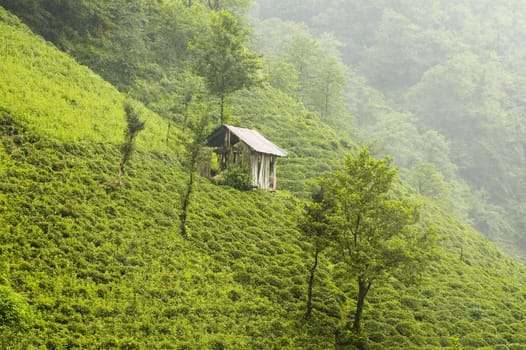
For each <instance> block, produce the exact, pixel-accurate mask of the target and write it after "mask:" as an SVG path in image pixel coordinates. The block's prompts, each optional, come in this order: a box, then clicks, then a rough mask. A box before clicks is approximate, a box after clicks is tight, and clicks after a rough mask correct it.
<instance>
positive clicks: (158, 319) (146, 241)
mask: <svg viewBox="0 0 526 350" xmlns="http://www.w3.org/2000/svg"><path fill="white" fill-rule="evenodd" d="M4 48H6V49H5V50H4ZM0 49H1V50H2V51H0V140H1V141H2V143H1V146H0V257H1V261H2V266H1V270H0V277H1V279H0V284H1V285H2V286H9V290H10V293H11V294H13V293H16V295H17V296H19V297H20V298H21V299H22V301H23V302H24V303H26V304H27V308H28V317H27V318H28V320H27V322H26V323H27V324H21V325H20V329H16V330H14V332H15V334H14V335H13V334H10V333H9V334H8V331H9V330H10V329H11V328H12V327H11V326H10V325H9V324H7V323H6V318H5V316H4V315H5V313H2V312H4V311H5V308H3V305H5V304H2V303H0V310H1V312H0V321H1V323H0V341H1V342H2V344H4V345H5V348H13V349H27V348H48V349H65V348H119V349H174V348H175V349H272V348H274V349H280V348H289V349H327V348H331V347H332V346H333V341H334V335H333V331H334V328H335V326H336V324H337V323H338V322H339V314H340V306H341V305H342V304H348V305H350V304H352V302H353V301H352V300H349V301H347V302H345V298H344V293H343V292H342V290H345V289H346V288H347V287H346V285H347V283H346V281H345V280H342V278H341V276H342V275H341V273H340V272H341V268H340V266H334V265H331V264H330V263H328V261H327V260H326V259H323V260H322V264H321V271H320V275H319V278H318V280H317V281H316V289H315V314H314V319H313V321H311V322H307V321H305V320H304V319H303V312H304V307H305V294H306V277H307V264H308V262H309V260H308V259H309V250H310V248H311V247H310V246H309V245H308V244H307V243H306V242H305V240H304V239H303V238H302V235H301V233H300V232H299V230H298V229H297V227H296V222H297V218H298V216H299V215H300V213H301V207H302V202H301V200H300V199H298V198H297V197H296V196H295V195H293V194H291V192H288V191H278V192H277V193H266V192H261V191H249V192H241V191H238V190H235V189H232V188H229V187H222V186H215V185H212V184H211V183H209V181H208V180H206V179H204V178H200V179H199V180H198V181H197V188H196V192H195V197H194V200H193V202H192V205H191V207H190V217H189V219H188V226H189V232H190V234H191V237H190V239H183V238H182V237H181V235H180V234H179V228H178V217H177V216H178V210H179V208H180V193H181V189H182V187H183V183H184V173H183V171H182V170H181V164H180V154H181V149H182V147H183V146H184V143H183V142H184V141H183V140H184V136H183V132H182V131H181V130H179V128H178V127H173V128H172V129H171V130H172V131H171V134H170V135H171V136H170V137H169V139H168V142H166V135H167V130H168V122H167V121H166V120H165V119H163V118H160V117H159V116H158V115H156V114H155V113H153V112H149V111H148V110H146V109H145V110H144V111H143V112H144V116H145V118H146V130H145V131H144V132H142V133H141V134H139V139H138V144H137V149H136V152H135V154H134V155H133V157H132V159H131V161H130V164H129V170H128V173H127V175H126V176H125V177H124V178H123V182H124V185H123V186H115V185H114V180H115V179H116V177H117V173H118V164H119V160H120V152H119V145H120V143H121V142H122V139H123V137H124V129H125V120H124V111H123V108H122V102H123V101H124V99H125V97H124V96H123V95H121V94H119V92H118V91H117V90H116V89H114V88H113V87H112V86H111V85H110V84H108V83H106V82H105V81H103V80H102V79H101V78H100V77H98V76H97V75H96V74H95V73H93V72H92V71H91V70H89V69H88V68H86V67H82V66H80V65H78V64H77V63H75V61H74V60H73V59H72V58H70V57H68V56H67V55H66V54H64V53H62V52H60V51H58V50H57V49H56V48H54V47H53V46H52V45H51V44H49V43H47V42H45V41H43V40H42V39H41V38H40V37H38V36H36V35H34V34H32V33H31V31H30V30H29V29H28V28H27V27H26V26H25V25H23V24H21V23H20V21H19V20H18V19H17V18H15V17H14V16H11V15H9V14H8V13H7V12H6V11H5V10H3V9H1V8H0ZM233 100H234V103H235V106H236V107H235V109H234V110H235V112H233V118H234V120H235V121H238V122H240V123H243V124H244V125H248V126H254V127H258V128H259V129H261V131H262V132H263V133H264V134H265V135H268V136H269V138H271V139H272V140H273V141H275V142H276V143H277V144H278V145H280V146H282V147H284V148H286V149H287V150H288V151H289V152H290V157H289V159H287V160H285V161H284V162H281V163H279V165H278V176H279V179H280V180H279V181H281V182H282V183H283V186H284V187H286V188H290V189H292V190H295V191H296V192H298V193H302V191H303V190H304V189H305V188H307V186H306V183H308V182H309V181H310V179H311V178H314V177H315V176H317V175H320V174H323V173H324V172H325V171H328V170H329V169H330V167H333V166H334V167H336V166H337V165H338V164H339V162H340V159H343V158H344V156H345V152H346V151H347V150H348V149H352V148H353V147H354V146H353V145H352V141H351V140H348V139H346V138H344V137H343V136H340V135H338V134H337V133H335V132H333V131H330V128H328V127H327V126H325V125H324V124H323V123H322V122H321V121H320V120H319V119H318V118H317V117H316V116H312V115H310V114H309V113H308V112H307V111H306V110H305V109H304V108H303V107H302V106H301V105H300V104H299V103H293V102H292V100H291V99H290V98H288V97H287V96H285V95H284V94H283V93H281V92H278V91H276V90H274V89H273V88H270V87H263V88H260V89H256V90H253V91H251V92H240V93H239V94H237V95H236V96H235V97H233ZM173 125H177V124H173ZM174 129H175V130H174ZM326 159H327V160H326ZM325 163H327V164H329V166H324V164H325ZM423 217H424V220H427V221H431V222H434V223H435V224H436V225H437V226H438V228H439V232H440V235H441V238H442V240H441V241H440V242H439V246H438V248H437V249H438V252H437V253H438V254H439V256H440V259H439V260H438V261H437V262H434V263H432V264H430V266H429V267H428V269H427V273H426V274H425V275H424V276H423V278H422V283H421V284H420V285H418V286H413V287H406V286H404V285H401V284H400V283H398V282H396V281H387V283H385V284H384V285H382V286H381V287H379V288H377V289H375V290H373V291H372V292H371V293H372V295H371V299H370V302H369V303H368V304H367V307H366V310H365V318H366V319H365V325H366V331H367V334H368V335H369V339H370V348H371V349H435V348H449V349H457V348H463V349H479V348H483V347H487V348H495V349H524V348H525V346H524V345H523V344H526V337H525V334H526V323H525V320H526V318H525V314H524V310H525V309H526V294H525V293H524V290H523V288H522V286H523V285H524V283H526V269H525V268H524V267H523V266H522V265H519V264H517V263H516V262H514V261H513V260H512V259H511V258H509V257H507V256H506V255H504V254H502V253H501V252H499V251H498V250H496V249H495V248H494V247H493V246H492V245H491V244H490V243H489V242H488V241H487V240H486V239H485V238H483V237H482V236H481V235H480V234H478V233H476V232H474V231H472V230H471V229H469V228H467V227H465V226H464V225H462V224H460V223H458V222H457V221H455V218H453V217H449V216H447V214H445V213H443V212H441V211H440V210H438V209H436V208H434V207H433V206H431V205H428V206H427V207H426V209H425V210H424V212H423ZM331 277H332V278H331ZM0 291H1V292H2V294H0V296H2V297H3V295H5V293H3V291H4V289H0ZM11 291H12V292H11ZM3 301H4V299H2V302H3ZM21 309H23V308H21ZM16 332H18V333H16Z"/></svg>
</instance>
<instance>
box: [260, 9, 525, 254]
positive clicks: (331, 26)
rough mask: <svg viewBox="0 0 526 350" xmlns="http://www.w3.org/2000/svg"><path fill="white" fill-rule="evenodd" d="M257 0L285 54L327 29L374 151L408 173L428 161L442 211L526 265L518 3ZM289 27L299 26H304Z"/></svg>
mask: <svg viewBox="0 0 526 350" xmlns="http://www.w3.org/2000/svg"><path fill="white" fill-rule="evenodd" d="M257 2H258V5H259V6H258V9H259V14H260V16H261V18H262V19H264V20H263V22H262V24H260V25H259V26H258V31H259V32H260V33H262V34H261V37H263V38H265V40H260V41H259V43H258V44H259V47H262V48H265V49H268V48H269V46H270V47H271V48H272V49H273V50H274V51H276V48H278V49H279V48H280V47H279V45H280V43H282V44H283V42H284V41H285V45H284V46H285V48H284V49H281V50H278V51H279V52H281V53H282V54H286V53H287V52H288V51H287V42H291V41H292V42H295V43H298V40H297V37H298V34H300V33H301V31H303V33H305V32H307V33H309V32H310V33H311V34H312V36H313V37H314V38H315V39H316V40H315V41H316V42H317V45H320V44H321V43H323V42H327V36H328V34H327V33H331V34H332V35H333V40H332V42H337V43H339V45H338V46H337V51H338V52H340V53H341V59H340V60H339V62H340V64H345V65H346V66H347V70H348V74H347V82H348V85H347V86H346V87H345V95H346V97H347V106H348V108H349V110H350V111H351V112H352V113H353V114H354V116H355V118H356V120H357V122H358V126H359V127H360V133H361V135H362V137H363V138H364V140H365V141H366V142H367V143H368V144H369V145H370V148H371V149H372V150H374V151H375V154H377V155H384V154H391V155H393V156H395V159H396V163H397V164H398V165H400V166H403V167H405V168H406V170H405V171H404V170H403V171H402V173H409V172H410V171H411V170H410V169H412V168H414V167H415V166H416V168H414V169H415V170H417V171H418V169H419V166H418V163H420V162H425V163H433V164H434V165H435V166H436V170H437V171H438V172H439V173H441V174H442V175H443V177H444V179H445V181H446V182H447V184H448V187H449V189H448V188H444V189H445V190H446V192H449V194H446V197H450V198H452V201H450V202H449V204H446V202H447V201H446V202H444V201H443V200H442V202H443V206H444V207H445V208H447V207H452V206H455V207H456V208H455V210H456V211H457V213H458V214H459V215H460V216H461V217H464V218H465V220H469V222H471V223H473V224H474V225H475V227H477V228H478V229H479V230H481V231H482V232H484V233H485V234H486V235H487V236H488V237H489V238H490V239H491V240H493V241H495V242H497V243H498V244H499V245H501V246H502V247H504V248H505V249H507V250H508V251H510V252H512V253H513V254H514V255H515V256H517V257H518V258H520V259H523V257H524V252H525V251H526V249H525V247H526V245H525V243H524V242H525V241H526V235H525V234H524V232H526V225H525V221H524V217H525V215H524V204H523V203H524V201H525V199H526V192H525V189H526V187H525V186H524V178H525V176H526V151H525V147H524V139H526V133H525V129H524V126H523V124H524V117H523V115H524V111H525V108H526V105H525V100H524V82H525V81H526V69H525V65H524V61H525V52H526V46H525V44H524V40H522V38H523V36H524V33H526V25H525V23H526V6H525V4H524V3H523V2H520V1H504V2H502V1H490V0H464V1H457V2H455V3H454V4H453V3H450V2H447V1H440V0H409V1H405V0H404V1H401V0H397V1H383V0H378V1H376V0H375V1H367V2H366V3H364V2H363V1H360V0H346V1H338V0H328V1H318V0H311V1H303V0H288V1H279V0H258V1H257ZM275 17H279V18H280V19H278V18H275ZM286 21H296V22H301V23H303V27H302V28H303V29H302V30H300V29H298V28H300V27H301V26H299V25H297V24H295V23H291V22H286ZM291 33H294V34H291ZM312 40H314V39H312ZM312 40H311V41H312ZM296 46H297V45H296ZM300 48H301V49H296V50H295V52H297V53H299V52H302V51H303V52H305V51H307V50H310V51H311V52H312V50H315V45H313V44H312V43H311V44H309V43H308V42H306V41H305V40H303V43H302V44H301V45H300ZM325 53H326V55H328V56H331V57H335V55H334V54H331V53H330V51H328V50H326V51H325ZM296 68H297V66H296ZM302 74H305V73H302ZM342 118H344V119H346V120H349V119H348V118H347V117H345V115H341V114H340V115H339V119H342ZM408 176H411V175H410V174H409V175H408ZM443 197H444V196H443Z"/></svg>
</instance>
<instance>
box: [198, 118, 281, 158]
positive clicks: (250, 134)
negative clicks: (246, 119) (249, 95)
mask: <svg viewBox="0 0 526 350" xmlns="http://www.w3.org/2000/svg"><path fill="white" fill-rule="evenodd" d="M225 129H228V130H230V132H231V133H232V134H234V135H236V136H237V137H238V138H239V139H240V140H241V141H243V142H244V143H245V144H247V146H249V147H250V148H252V149H253V150H254V151H256V152H259V153H265V154H273V155H276V156H279V157H286V156H287V152H286V151H284V150H282V149H281V148H279V147H278V146H276V145H275V144H273V143H272V142H270V141H269V140H267V139H266V138H265V137H263V135H261V134H260V133H259V132H257V131H256V130H252V129H247V128H239V127H237V126H232V125H227V124H224V125H222V126H221V127H219V128H218V129H217V130H216V131H214V132H213V133H212V135H211V136H210V137H209V139H208V140H209V141H208V146H215V147H217V146H219V145H220V144H218V141H219V140H220V139H219V136H220V135H224V132H225V131H226V130H225ZM221 139H222V138H221Z"/></svg>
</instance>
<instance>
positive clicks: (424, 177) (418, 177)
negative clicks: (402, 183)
mask: <svg viewBox="0 0 526 350" xmlns="http://www.w3.org/2000/svg"><path fill="white" fill-rule="evenodd" d="M409 183H410V184H411V185H412V186H413V187H414V188H415V189H416V190H417V191H418V193H420V194H421V195H423V196H426V197H430V198H435V197H438V196H442V195H444V194H445V193H447V184H446V182H445V181H444V176H443V175H442V174H441V173H440V172H439V171H438V170H437V168H436V167H435V165H434V164H433V163H426V162H422V163H419V164H417V165H416V166H414V167H413V168H412V169H411V173H410V174H409Z"/></svg>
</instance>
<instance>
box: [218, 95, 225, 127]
mask: <svg viewBox="0 0 526 350" xmlns="http://www.w3.org/2000/svg"><path fill="white" fill-rule="evenodd" d="M219 116H220V118H221V125H223V124H225V95H223V94H221V95H220V96H219Z"/></svg>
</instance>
